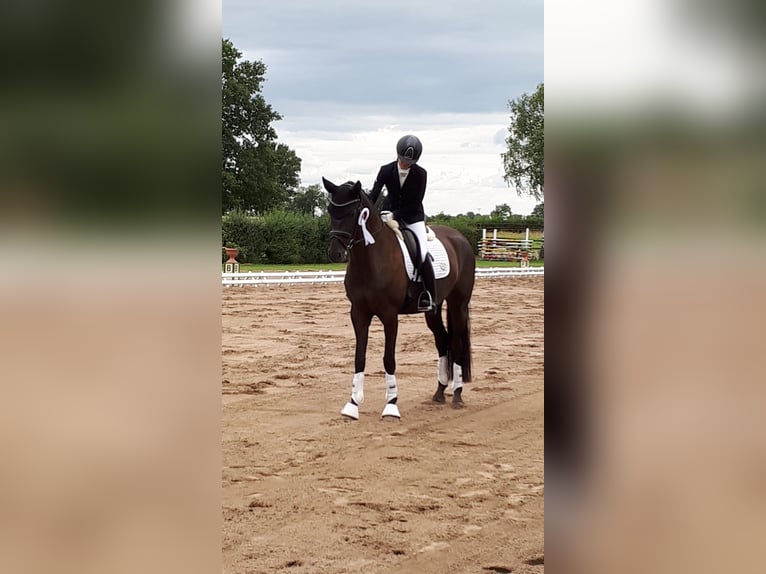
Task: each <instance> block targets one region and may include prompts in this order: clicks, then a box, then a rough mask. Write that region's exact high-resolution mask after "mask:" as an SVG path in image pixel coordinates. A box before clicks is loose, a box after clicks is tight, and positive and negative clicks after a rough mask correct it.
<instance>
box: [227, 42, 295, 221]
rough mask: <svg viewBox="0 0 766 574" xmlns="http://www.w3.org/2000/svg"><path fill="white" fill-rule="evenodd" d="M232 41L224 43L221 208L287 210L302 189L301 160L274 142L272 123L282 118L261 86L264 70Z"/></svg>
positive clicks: (274, 135) (289, 150) (260, 63)
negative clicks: (268, 101) (262, 91)
mask: <svg viewBox="0 0 766 574" xmlns="http://www.w3.org/2000/svg"><path fill="white" fill-rule="evenodd" d="M241 57H242V54H241V53H240V52H239V51H238V50H237V49H236V48H235V47H234V44H232V42H231V41H230V40H227V39H223V40H222V44H221V58H222V61H221V65H222V68H221V91H222V109H221V150H222V154H221V155H222V172H221V179H222V193H223V197H222V202H221V203H222V209H223V211H224V213H225V212H227V211H229V210H231V209H234V208H239V209H245V210H252V211H256V212H259V213H262V212H264V211H267V210H269V209H271V208H274V207H278V206H283V205H285V204H286V202H287V201H288V199H289V198H290V197H291V195H292V194H293V193H295V191H296V190H297V188H298V174H299V172H300V168H301V160H300V158H299V157H297V156H296V155H295V152H293V151H292V150H291V149H290V148H288V147H287V146H286V145H284V144H279V143H277V142H276V138H277V134H276V132H275V131H274V128H273V127H272V125H271V124H272V122H275V121H277V120H280V119H282V116H280V115H279V114H278V113H277V112H276V111H274V110H273V109H272V107H271V106H270V105H269V104H267V103H266V100H265V99H264V98H263V95H262V94H261V87H262V84H263V81H264V75H265V73H266V65H265V64H264V63H263V62H261V61H260V60H256V61H254V62H249V61H247V60H241Z"/></svg>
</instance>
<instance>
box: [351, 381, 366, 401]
mask: <svg viewBox="0 0 766 574" xmlns="http://www.w3.org/2000/svg"><path fill="white" fill-rule="evenodd" d="M351 398H352V399H354V401H356V404H357V405H361V404H362V403H363V402H364V373H355V374H354V382H353V383H351Z"/></svg>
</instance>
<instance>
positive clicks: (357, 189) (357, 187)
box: [354, 180, 362, 194]
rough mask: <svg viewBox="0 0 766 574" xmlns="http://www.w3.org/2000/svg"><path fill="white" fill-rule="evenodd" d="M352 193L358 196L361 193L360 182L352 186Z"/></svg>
mask: <svg viewBox="0 0 766 574" xmlns="http://www.w3.org/2000/svg"><path fill="white" fill-rule="evenodd" d="M354 193H356V194H360V193H362V182H360V181H358V180H357V182H356V183H355V184H354Z"/></svg>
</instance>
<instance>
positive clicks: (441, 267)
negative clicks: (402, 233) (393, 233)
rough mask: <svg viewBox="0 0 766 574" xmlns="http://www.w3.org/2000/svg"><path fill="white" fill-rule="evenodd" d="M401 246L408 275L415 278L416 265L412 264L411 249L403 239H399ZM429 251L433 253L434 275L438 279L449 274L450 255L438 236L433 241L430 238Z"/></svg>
mask: <svg viewBox="0 0 766 574" xmlns="http://www.w3.org/2000/svg"><path fill="white" fill-rule="evenodd" d="M399 247H400V248H401V250H402V255H404V266H405V268H406V269H407V276H408V277H409V278H410V279H414V277H415V266H414V265H413V264H412V259H411V258H410V254H409V251H407V246H406V245H405V244H404V240H403V239H399ZM428 252H429V253H430V254H431V257H433V258H434V262H433V266H434V277H435V278H436V279H443V278H444V277H446V276H447V275H449V257H448V256H447V250H446V249H444V245H443V244H442V242H441V241H440V240H439V238H438V237H437V238H436V239H434V240H433V241H432V240H430V239H429V240H428Z"/></svg>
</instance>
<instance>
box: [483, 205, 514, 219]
mask: <svg viewBox="0 0 766 574" xmlns="http://www.w3.org/2000/svg"><path fill="white" fill-rule="evenodd" d="M511 215H513V213H512V212H511V207H510V206H509V205H508V204H507V203H502V204H500V205H496V206H495V209H493V210H492V213H490V214H489V216H490V217H492V218H493V219H508V218H509V217H510V216H511Z"/></svg>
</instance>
